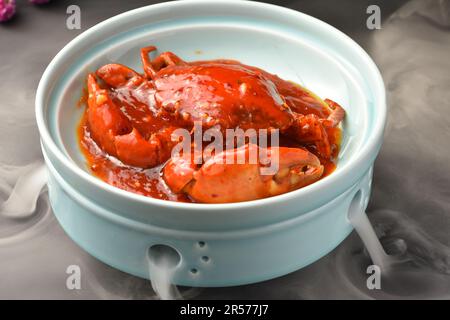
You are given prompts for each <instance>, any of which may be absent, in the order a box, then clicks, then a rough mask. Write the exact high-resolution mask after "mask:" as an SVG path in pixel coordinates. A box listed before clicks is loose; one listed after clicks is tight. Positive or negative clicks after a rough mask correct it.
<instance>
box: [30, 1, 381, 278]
mask: <svg viewBox="0 0 450 320" xmlns="http://www.w3.org/2000/svg"><path fill="white" fill-rule="evenodd" d="M147 45H156V46H157V47H158V49H159V50H160V51H166V50H169V51H173V52H175V53H176V54H178V55H179V56H181V57H182V58H183V59H186V60H200V59H202V60H204V59H215V58H228V59H237V60H240V61H241V62H243V63H246V64H250V65H255V66H258V67H261V68H263V69H266V70H268V71H269V72H272V73H276V74H278V75H279V76H281V77H282V78H285V79H289V80H293V81H295V82H298V83H300V84H303V85H305V86H306V87H308V88H309V89H311V90H312V91H314V92H315V93H317V94H318V95H319V96H321V97H323V98H327V97H328V98H331V99H333V100H335V101H337V102H339V103H340V104H342V105H343V106H344V107H345V109H346V111H347V117H346V120H345V123H344V131H345V135H344V139H343V144H342V149H341V153H340V158H339V163H338V167H337V169H336V171H335V172H334V173H333V174H331V175H330V176H328V177H326V178H324V179H322V180H321V181H319V182H317V183H315V184H313V185H310V186H308V187H306V188H303V189H300V190H297V191H294V192H290V193H287V194H283V195H280V196H277V197H273V198H268V199H263V200H257V201H249V202H243V203H231V204H214V205H213V204H186V203H176V202H169V201H163V200H157V199H153V198H148V197H144V196H140V195H137V194H133V193H129V192H126V191H124V190H121V189H118V188H115V187H112V186H110V185H108V184H106V183H104V182H103V181H101V180H99V179H97V178H95V177H94V176H92V175H91V174H90V173H89V172H88V170H87V167H86V164H85V159H84V158H83V156H82V154H81V152H80V150H79V148H78V144H77V141H76V134H75V130H76V126H77V123H78V121H79V119H80V116H81V114H82V112H83V110H82V109H81V108H77V107H76V102H77V100H78V99H79V97H80V92H81V89H82V87H83V85H84V81H85V76H86V74H87V73H88V72H89V71H93V70H95V69H96V68H97V67H99V66H101V65H103V64H105V63H108V62H120V63H123V64H126V65H129V66H131V67H134V68H136V69H138V70H141V69H140V68H141V66H140V61H139V49H140V48H141V47H143V46H147ZM36 118H37V123H38V127H39V132H40V135H41V141H42V149H43V153H44V156H45V160H46V163H47V166H48V168H49V173H50V174H49V176H50V178H49V185H48V187H49V194H50V200H51V203H52V207H53V209H54V212H55V215H56V217H57V218H58V220H59V222H60V223H61V225H62V226H63V228H64V229H65V230H66V232H67V233H68V234H69V236H71V237H72V238H73V240H74V241H75V242H76V243H78V244H79V245H80V246H81V247H83V248H84V249H85V250H86V251H88V252H89V253H91V254H92V255H94V256H95V257H97V258H98V259H100V260H102V261H104V262H106V263H107V264H110V265H112V266H114V267H116V268H118V269H120V270H123V271H125V272H128V273H131V274H134V275H137V276H140V277H145V278H148V277H149V248H150V247H152V246H154V245H158V244H160V245H164V246H169V247H171V248H174V249H175V255H178V256H179V258H180V262H179V263H178V265H177V266H176V267H175V269H174V281H175V283H176V284H180V285H188V286H230V285H240V284H245V283H252V282H258V281H263V280H267V279H270V278H274V277H277V276H281V275H284V274H286V273H289V272H292V271H294V270H297V269H299V268H302V267H304V266H306V265H308V264H310V263H312V262H314V261H316V260H317V259H319V258H320V257H322V256H324V255H325V254H327V253H328V252H329V251H331V250H332V249H333V248H335V247H336V246H337V245H338V244H339V243H340V242H341V241H342V240H343V239H344V238H345V237H346V236H347V235H348V234H349V233H350V231H351V230H352V227H351V225H350V224H349V222H348V219H347V211H348V207H349V205H350V202H351V201H352V199H353V198H354V196H355V194H356V193H357V192H358V190H361V194H362V198H361V199H362V200H361V201H360V206H361V210H364V209H365V207H366V206H367V202H368V198H369V194H370V185H371V177H372V166H373V162H374V160H375V157H376V155H377V153H378V151H379V148H380V146H381V142H382V135H383V129H384V124H385V118H386V105H385V92H384V86H383V81H382V79H381V76H380V74H379V72H378V70H377V68H376V66H375V64H374V63H373V62H372V60H371V59H370V58H369V56H368V55H367V54H366V53H365V52H364V51H363V50H362V49H361V48H360V47H359V46H358V45H357V44H356V43H355V42H353V41H352V40H351V39H350V38H348V37H347V36H346V35H344V34H343V33H341V32H339V31H338V30H336V29H335V28H333V27H331V26H329V25H327V24H326V23H324V22H322V21H319V20H317V19H315V18H312V17H310V16H307V15H305V14H302V13H299V12H296V11H292V10H288V9H284V8H281V7H277V6H273V5H268V4H262V3H257V2H246V1H203V0H200V1H180V2H170V3H163V4H159V5H153V6H148V7H144V8H140V9H136V10H133V11H129V12H126V13H124V14H121V15H118V16H116V17H113V18H111V19H108V20H106V21H104V22H102V23H100V24H98V25H96V26H95V27H93V28H91V29H89V30H87V31H86V32H84V33H82V34H81V35H80V36H78V37H77V38H75V39H74V40H73V41H71V42H70V43H69V44H68V45H67V46H66V47H64V49H63V50H61V52H60V53H58V55H57V56H56V57H55V58H54V59H53V61H52V62H51V63H50V65H49V66H48V68H47V70H46V71H45V73H44V75H43V77H42V79H41V82H40V84H39V88H38V92H37V96H36ZM164 248H166V249H167V248H168V247H164ZM204 257H208V259H206V258H204ZM194 269H195V270H194ZM193 271H194V272H193ZM195 271H196V272H195Z"/></svg>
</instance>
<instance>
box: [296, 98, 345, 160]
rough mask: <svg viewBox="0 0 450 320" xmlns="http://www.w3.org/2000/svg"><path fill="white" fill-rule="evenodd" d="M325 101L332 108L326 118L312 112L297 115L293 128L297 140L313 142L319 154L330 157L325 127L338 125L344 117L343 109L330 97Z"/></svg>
mask: <svg viewBox="0 0 450 320" xmlns="http://www.w3.org/2000/svg"><path fill="white" fill-rule="evenodd" d="M325 102H326V103H327V105H328V106H329V107H330V108H331V110H332V111H331V113H330V115H329V116H328V117H327V118H326V119H320V118H319V117H317V116H316V115H314V114H308V115H306V116H305V115H297V117H296V122H297V125H296V126H294V127H293V128H295V131H296V132H295V135H296V137H297V139H298V140H300V141H302V142H311V143H314V144H315V145H316V148H317V151H318V152H319V154H320V155H321V156H322V157H324V158H326V159H329V158H330V157H331V146H330V141H329V139H328V133H327V129H328V128H334V127H336V126H338V125H339V123H340V122H341V121H342V120H343V119H344V117H345V110H344V109H343V108H342V107H341V106H340V105H339V104H337V103H336V102H334V101H332V100H330V99H326V100H325Z"/></svg>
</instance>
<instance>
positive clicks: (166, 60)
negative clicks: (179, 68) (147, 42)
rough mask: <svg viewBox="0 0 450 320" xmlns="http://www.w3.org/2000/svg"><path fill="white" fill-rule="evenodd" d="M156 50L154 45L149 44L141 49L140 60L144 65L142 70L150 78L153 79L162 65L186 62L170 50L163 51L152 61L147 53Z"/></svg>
mask: <svg viewBox="0 0 450 320" xmlns="http://www.w3.org/2000/svg"><path fill="white" fill-rule="evenodd" d="M155 50H156V47H155V46H149V47H145V48H142V49H141V60H142V65H143V67H144V72H145V74H146V75H147V77H149V78H150V79H153V78H154V77H155V75H156V73H157V72H158V71H159V70H161V69H162V68H164V67H167V66H170V65H183V64H186V62H185V61H183V60H182V59H181V58H179V57H178V56H177V55H175V54H173V53H172V52H163V53H161V54H160V55H159V56H157V57H156V58H155V59H154V60H153V61H151V60H150V57H149V54H150V53H151V52H153V51H155Z"/></svg>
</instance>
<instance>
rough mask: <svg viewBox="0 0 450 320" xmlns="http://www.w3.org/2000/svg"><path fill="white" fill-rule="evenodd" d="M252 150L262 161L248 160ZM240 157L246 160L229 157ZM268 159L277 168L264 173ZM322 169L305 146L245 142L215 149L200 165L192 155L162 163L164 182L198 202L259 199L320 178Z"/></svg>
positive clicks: (293, 188)
mask: <svg viewBox="0 0 450 320" xmlns="http://www.w3.org/2000/svg"><path fill="white" fill-rule="evenodd" d="M252 153H253V154H257V157H258V158H259V159H264V163H265V164H264V165H263V164H261V163H260V162H259V161H257V162H256V163H254V162H252V161H250V159H252V156H251V154H252ZM261 155H262V156H261ZM241 156H242V157H241ZM239 157H241V159H245V161H244V162H243V163H239V162H238V161H232V163H230V162H229V161H228V159H234V160H236V159H237V158H239ZM236 162H237V163H236ZM267 163H270V167H272V168H277V169H278V170H275V171H274V172H270V173H268V172H269V171H271V170H267V172H266V173H264V172H263V171H264V170H263V169H269V166H268V165H267ZM323 170H324V168H323V166H322V165H321V164H320V161H319V159H318V158H317V157H316V156H315V155H313V154H312V153H310V152H308V151H306V150H303V149H298V148H287V147H270V148H267V149H263V148H260V147H258V146H257V145H254V144H247V145H245V146H243V147H240V148H237V149H232V150H226V151H223V152H221V153H218V154H216V155H214V156H213V157H211V158H210V159H208V160H207V161H206V162H205V163H204V164H203V166H201V167H199V168H198V167H197V165H195V164H194V163H192V161H191V157H186V156H181V157H178V158H172V159H171V160H169V162H168V163H167V164H166V166H165V167H164V173H163V175H164V179H165V181H166V183H167V185H168V186H169V187H170V188H171V189H172V191H174V192H176V193H180V192H184V193H187V194H188V195H189V196H190V197H191V198H192V199H194V200H196V201H198V202H204V203H227V202H240V201H250V200H256V199H262V198H266V197H270V196H275V195H279V194H282V193H286V192H289V191H292V190H296V189H298V188H301V187H304V186H306V185H308V184H311V183H313V182H315V181H317V180H318V179H320V177H321V176H322V174H323Z"/></svg>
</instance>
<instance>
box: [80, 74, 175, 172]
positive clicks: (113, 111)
mask: <svg viewBox="0 0 450 320" xmlns="http://www.w3.org/2000/svg"><path fill="white" fill-rule="evenodd" d="M88 92H89V98H88V110H87V115H88V125H89V129H90V132H91V136H92V138H93V139H94V141H95V142H96V143H97V144H98V145H99V146H100V148H101V149H103V150H104V151H105V152H107V153H108V154H110V155H112V156H115V157H117V158H118V159H119V160H121V161H122V162H124V163H126V164H128V165H132V166H137V167H142V168H148V167H153V166H156V165H158V164H160V163H162V162H164V161H165V160H167V159H168V158H169V157H170V148H168V144H170V143H171V131H172V129H170V128H168V129H166V130H162V131H161V132H158V133H157V134H153V135H152V136H151V137H150V139H149V140H146V139H144V137H143V136H142V135H141V134H140V133H139V131H138V130H137V129H136V128H133V125H132V123H131V121H130V120H129V119H128V118H127V117H126V116H125V115H124V114H123V113H122V112H121V111H120V109H119V108H118V107H117V106H116V105H115V104H114V102H113V101H112V99H111V97H110V96H109V94H108V91H107V90H105V89H101V88H100V86H99V85H98V83H97V81H96V80H95V77H94V75H93V74H89V76H88Z"/></svg>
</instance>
